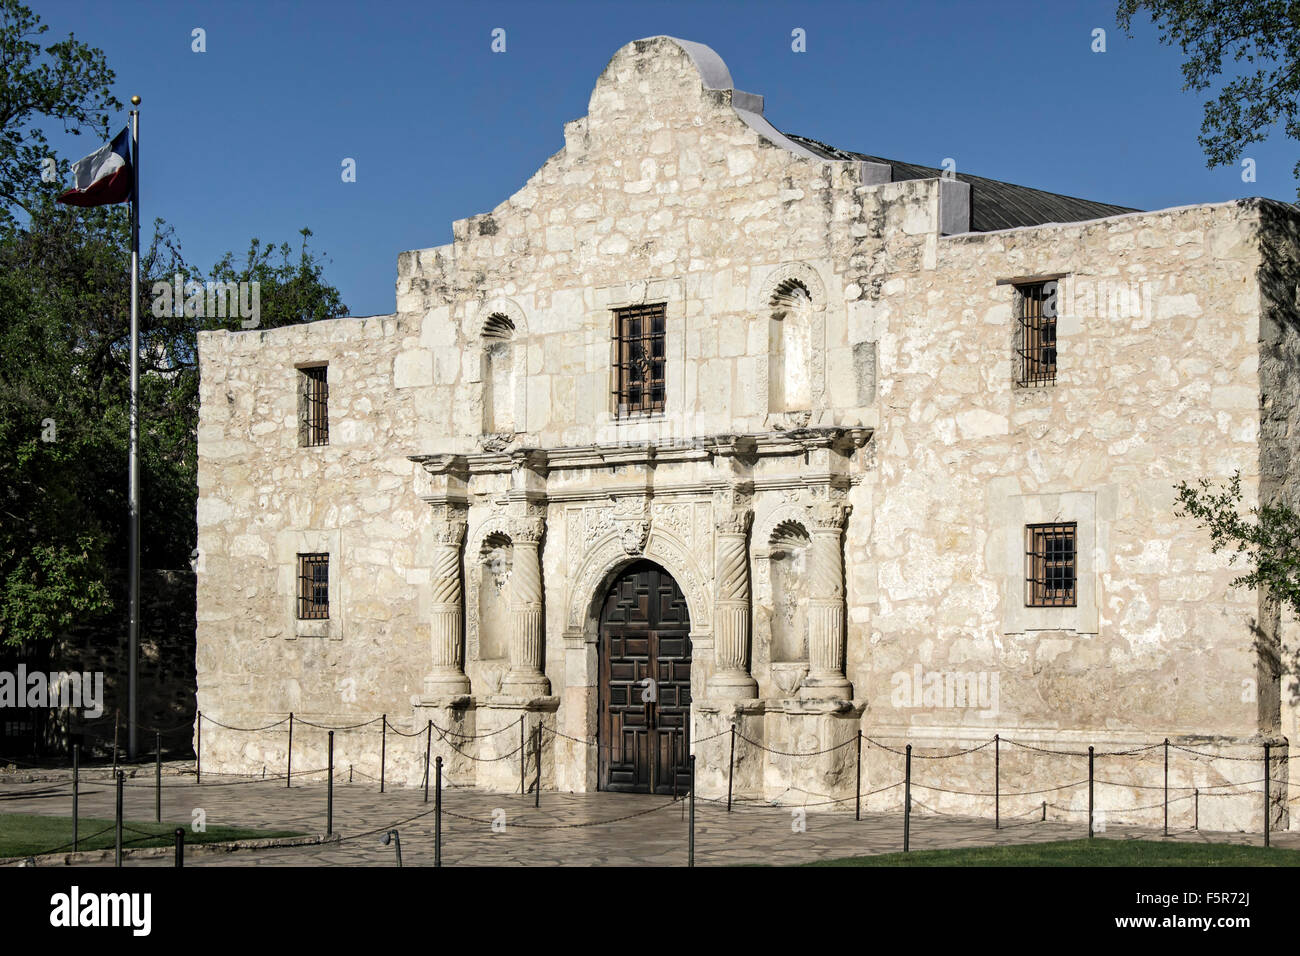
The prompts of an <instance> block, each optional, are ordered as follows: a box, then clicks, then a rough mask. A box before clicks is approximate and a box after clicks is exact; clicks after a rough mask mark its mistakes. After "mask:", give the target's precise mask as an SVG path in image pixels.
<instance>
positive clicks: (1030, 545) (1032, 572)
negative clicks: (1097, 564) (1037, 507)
mask: <svg viewBox="0 0 1300 956" xmlns="http://www.w3.org/2000/svg"><path fill="white" fill-rule="evenodd" d="M1077 531H1078V522H1076V521H1070V522H1066V523H1057V524H1031V525H1026V526H1025V607H1074V606H1075V605H1076V603H1077V595H1076V591H1075V571H1076V568H1077V564H1076V560H1075V559H1076V550H1077V541H1078V535H1077Z"/></svg>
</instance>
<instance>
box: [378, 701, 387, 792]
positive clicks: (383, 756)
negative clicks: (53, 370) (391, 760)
mask: <svg viewBox="0 0 1300 956" xmlns="http://www.w3.org/2000/svg"><path fill="white" fill-rule="evenodd" d="M387 762H388V715H387V714H384V715H383V716H382V717H380V719H379V792H380V793H383V792H384V765H385V764H386V763H387Z"/></svg>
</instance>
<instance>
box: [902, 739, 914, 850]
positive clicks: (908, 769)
mask: <svg viewBox="0 0 1300 956" xmlns="http://www.w3.org/2000/svg"><path fill="white" fill-rule="evenodd" d="M911 844H912V745H911V744H908V745H907V763H906V765H905V767H904V770H903V852H904V853H907V852H908V851H909V850H910V849H911Z"/></svg>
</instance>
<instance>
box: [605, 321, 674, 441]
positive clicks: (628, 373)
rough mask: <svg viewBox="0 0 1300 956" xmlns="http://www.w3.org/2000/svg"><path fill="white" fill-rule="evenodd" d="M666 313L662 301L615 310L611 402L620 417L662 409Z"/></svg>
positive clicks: (651, 412) (647, 413)
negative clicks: (613, 390)
mask: <svg viewBox="0 0 1300 956" xmlns="http://www.w3.org/2000/svg"><path fill="white" fill-rule="evenodd" d="M666 315H667V307H666V305H665V304H664V303H662V302H660V303H658V304H657V305H638V306H634V307H632V308H630V309H617V310H615V312H614V366H615V368H614V372H615V374H614V382H615V392H614V403H615V408H616V409H617V414H618V417H619V418H627V417H630V416H634V415H651V414H654V413H656V412H662V411H663V410H664V322H665V317H666Z"/></svg>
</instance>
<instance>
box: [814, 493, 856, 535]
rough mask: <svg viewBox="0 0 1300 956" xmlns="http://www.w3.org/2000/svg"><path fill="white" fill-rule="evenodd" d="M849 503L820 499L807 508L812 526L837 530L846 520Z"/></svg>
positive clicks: (819, 528) (849, 509)
mask: <svg viewBox="0 0 1300 956" xmlns="http://www.w3.org/2000/svg"><path fill="white" fill-rule="evenodd" d="M851 510H852V507H851V506H850V505H847V504H844V503H843V502H839V501H833V500H832V501H822V502H818V503H817V504H815V505H811V506H809V508H808V515H809V517H810V518H811V519H812V523H813V527H814V528H815V529H817V530H819V531H839V530H840V529H841V528H843V527H844V522H845V521H846V520H848V517H849V512H850V511H851Z"/></svg>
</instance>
